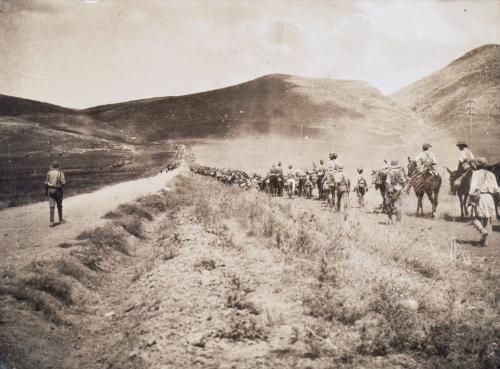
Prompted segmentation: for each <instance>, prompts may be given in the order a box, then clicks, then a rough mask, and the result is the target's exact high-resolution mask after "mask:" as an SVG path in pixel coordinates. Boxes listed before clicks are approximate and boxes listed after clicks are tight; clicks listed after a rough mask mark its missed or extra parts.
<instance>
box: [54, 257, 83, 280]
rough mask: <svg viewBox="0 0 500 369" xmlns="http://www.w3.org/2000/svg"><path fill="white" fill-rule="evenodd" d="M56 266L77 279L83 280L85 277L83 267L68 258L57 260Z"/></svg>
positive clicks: (60, 271)
mask: <svg viewBox="0 0 500 369" xmlns="http://www.w3.org/2000/svg"><path fill="white" fill-rule="evenodd" d="M55 267H56V269H57V271H58V272H59V273H61V274H64V275H67V276H69V277H73V278H75V279H76V280H77V281H82V280H83V279H84V278H85V273H84V271H83V270H82V269H81V267H80V266H78V264H76V263H74V262H71V261H70V260H68V259H59V260H57V261H56V262H55Z"/></svg>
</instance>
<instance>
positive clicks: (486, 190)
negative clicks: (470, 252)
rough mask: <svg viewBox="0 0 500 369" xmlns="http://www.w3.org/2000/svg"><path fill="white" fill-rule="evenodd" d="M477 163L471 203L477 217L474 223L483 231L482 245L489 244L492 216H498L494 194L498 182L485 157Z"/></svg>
mask: <svg viewBox="0 0 500 369" xmlns="http://www.w3.org/2000/svg"><path fill="white" fill-rule="evenodd" d="M476 164H477V167H478V170H476V171H474V172H473V173H472V179H471V184H470V190H469V204H470V205H471V206H473V214H474V215H475V217H476V219H474V220H473V221H472V224H473V225H474V227H476V229H477V230H478V231H479V232H480V233H481V240H480V242H481V245H483V246H487V240H486V239H487V237H488V233H489V232H488V228H490V226H491V218H492V217H494V216H496V211H495V201H494V196H496V194H497V193H498V183H497V180H496V177H495V175H494V174H493V173H492V172H490V171H489V170H487V169H486V168H488V167H489V164H488V161H487V160H486V159H485V158H479V159H477V161H476Z"/></svg>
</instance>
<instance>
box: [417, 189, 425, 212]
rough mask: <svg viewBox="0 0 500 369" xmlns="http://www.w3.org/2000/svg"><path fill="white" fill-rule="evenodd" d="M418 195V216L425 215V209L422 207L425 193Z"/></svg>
mask: <svg viewBox="0 0 500 369" xmlns="http://www.w3.org/2000/svg"><path fill="white" fill-rule="evenodd" d="M416 195H417V216H419V215H420V214H422V215H423V214H424V208H423V206H422V198H423V197H424V193H423V192H420V193H418V194H416Z"/></svg>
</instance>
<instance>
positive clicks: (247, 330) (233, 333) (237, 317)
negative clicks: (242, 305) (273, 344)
mask: <svg viewBox="0 0 500 369" xmlns="http://www.w3.org/2000/svg"><path fill="white" fill-rule="evenodd" d="M217 336H218V337H220V338H228V339H231V340H234V341H242V340H267V339H268V337H269V334H268V332H266V329H265V328H264V327H263V326H262V325H261V324H259V323H258V322H257V319H256V317H255V316H253V315H248V314H247V313H240V312H237V313H235V314H233V315H232V316H231V318H230V320H229V322H228V323H227V325H226V327H224V328H222V329H221V330H220V331H219V332H218V334H217Z"/></svg>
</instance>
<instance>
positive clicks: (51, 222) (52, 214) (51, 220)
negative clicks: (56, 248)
mask: <svg viewBox="0 0 500 369" xmlns="http://www.w3.org/2000/svg"><path fill="white" fill-rule="evenodd" d="M49 226H50V227H53V226H54V208H50V224H49Z"/></svg>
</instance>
